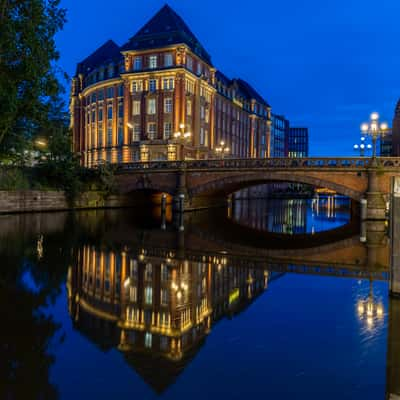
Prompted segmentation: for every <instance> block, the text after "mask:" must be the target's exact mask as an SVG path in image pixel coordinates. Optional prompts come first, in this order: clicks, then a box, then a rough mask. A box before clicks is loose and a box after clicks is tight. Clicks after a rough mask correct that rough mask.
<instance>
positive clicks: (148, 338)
mask: <svg viewBox="0 0 400 400" xmlns="http://www.w3.org/2000/svg"><path fill="white" fill-rule="evenodd" d="M152 341H153V335H152V334H151V333H150V332H146V334H145V335H144V345H145V346H146V347H147V348H148V349H151V346H152Z"/></svg>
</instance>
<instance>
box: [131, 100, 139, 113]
mask: <svg viewBox="0 0 400 400" xmlns="http://www.w3.org/2000/svg"><path fill="white" fill-rule="evenodd" d="M132 113H133V115H140V101H134V102H133V110H132Z"/></svg>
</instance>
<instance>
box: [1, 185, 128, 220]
mask: <svg viewBox="0 0 400 400" xmlns="http://www.w3.org/2000/svg"><path fill="white" fill-rule="evenodd" d="M129 205H130V204H129V198H128V197H127V196H121V195H112V196H108V197H106V198H105V197H104V195H103V194H102V193H100V192H85V193H82V194H81V195H80V196H78V198H77V199H76V200H75V201H74V202H73V204H70V203H69V202H68V200H67V198H66V196H65V193H64V192H62V191H37V190H29V191H0V214H8V213H24V212H39V211H62V210H71V209H89V208H116V207H126V206H129Z"/></svg>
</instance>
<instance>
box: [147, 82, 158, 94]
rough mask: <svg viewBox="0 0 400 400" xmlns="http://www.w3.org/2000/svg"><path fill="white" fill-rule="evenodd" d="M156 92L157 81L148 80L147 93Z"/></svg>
mask: <svg viewBox="0 0 400 400" xmlns="http://www.w3.org/2000/svg"><path fill="white" fill-rule="evenodd" d="M156 90H157V80H156V79H150V80H149V92H155V91H156Z"/></svg>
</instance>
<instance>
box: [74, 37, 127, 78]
mask: <svg viewBox="0 0 400 400" xmlns="http://www.w3.org/2000/svg"><path fill="white" fill-rule="evenodd" d="M117 58H122V55H121V52H120V48H119V46H118V45H117V44H116V43H115V42H114V41H112V40H108V41H107V42H105V43H104V44H103V45H102V46H100V47H99V48H98V49H97V50H96V51H95V52H94V53H92V54H91V55H90V56H89V57H86V58H85V59H84V60H83V61H81V62H80V63H79V64H78V66H77V70H76V73H77V74H80V73H83V74H86V73H88V72H90V71H91V70H93V69H95V68H97V67H99V66H100V65H103V64H105V63H106V62H111V61H114V60H115V59H117Z"/></svg>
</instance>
